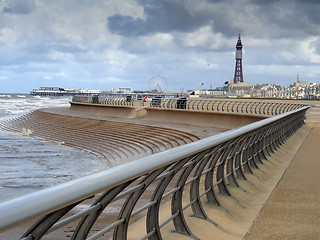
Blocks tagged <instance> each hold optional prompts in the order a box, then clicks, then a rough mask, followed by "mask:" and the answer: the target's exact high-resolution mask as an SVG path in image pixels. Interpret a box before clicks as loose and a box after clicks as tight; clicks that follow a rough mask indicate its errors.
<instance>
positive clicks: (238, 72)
mask: <svg viewBox="0 0 320 240" xmlns="http://www.w3.org/2000/svg"><path fill="white" fill-rule="evenodd" d="M236 49H237V50H236V67H235V70H234V78H233V83H238V82H243V71H242V42H241V38H240V34H239V37H238V42H237V45H236Z"/></svg>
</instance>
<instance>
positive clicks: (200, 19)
mask: <svg viewBox="0 0 320 240" xmlns="http://www.w3.org/2000/svg"><path fill="white" fill-rule="evenodd" d="M142 2H143V1H141V4H142ZM142 5H143V7H144V15H145V19H141V18H133V17H131V16H122V15H114V16H111V17H109V18H108V28H109V30H110V31H111V32H113V33H116V34H119V35H124V36H140V35H147V34H149V33H154V32H171V31H182V32H189V31H193V30H195V29H196V28H199V27H201V26H203V25H205V24H208V17H207V16H205V15H192V14H191V13H190V11H188V9H187V8H186V6H185V4H184V2H183V1H170V0H164V1H159V0H158V1H150V2H148V3H147V4H142Z"/></svg>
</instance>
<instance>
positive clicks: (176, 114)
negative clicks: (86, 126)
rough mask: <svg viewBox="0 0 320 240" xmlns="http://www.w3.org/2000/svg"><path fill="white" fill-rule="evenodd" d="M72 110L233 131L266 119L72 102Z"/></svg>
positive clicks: (228, 114) (233, 114) (261, 117)
mask: <svg viewBox="0 0 320 240" xmlns="http://www.w3.org/2000/svg"><path fill="white" fill-rule="evenodd" d="M70 104H71V107H70V109H71V110H73V111H77V112H82V113H86V114H90V115H91V114H92V115H100V116H101V115H104V116H109V117H118V118H139V119H141V120H146V121H157V122H167V123H175V124H179V123H180V124H190V125H196V126H211V127H212V126H214V127H217V128H226V129H232V128H237V127H241V126H244V125H247V124H249V123H252V122H256V121H259V120H262V119H264V118H266V117H264V116H260V115H253V114H251V115H250V114H238V113H232V112H206V111H193V110H185V109H165V108H151V107H141V106H110V105H102V104H91V103H78V102H70Z"/></svg>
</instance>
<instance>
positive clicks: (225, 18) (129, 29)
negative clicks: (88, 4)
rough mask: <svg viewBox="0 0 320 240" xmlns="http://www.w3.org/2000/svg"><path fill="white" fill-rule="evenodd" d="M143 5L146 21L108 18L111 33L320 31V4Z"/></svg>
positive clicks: (274, 34) (257, 0)
mask: <svg viewBox="0 0 320 240" xmlns="http://www.w3.org/2000/svg"><path fill="white" fill-rule="evenodd" d="M140 4H141V6H143V7H144V18H134V17H131V16H123V15H119V14H118V15H113V16H111V17H109V18H107V20H108V22H107V26H108V28H109V30H110V31H111V32H112V33H115V34H119V35H122V36H127V37H130V36H143V35H148V34H152V33H156V32H166V33H170V32H173V31H177V32H192V31H194V30H196V29H199V28H201V27H203V26H208V25H209V26H211V27H212V29H213V30H212V31H214V32H219V33H222V34H223V35H224V36H227V37H231V36H234V34H235V32H238V31H239V30H241V32H244V33H245V34H246V35H247V36H253V37H271V38H288V37H294V36H296V37H300V38H303V37H307V36H308V35H313V36H314V35H318V34H319V30H320V29H319V25H320V14H319V12H320V1H312V0H308V1H302V0H296V1H294V0H290V1H289V0H280V1H278V0H277V1H276V0H271V1H264V0H247V1H241V2H240V1H235V0H229V1H217V0H215V1H213V0H207V1H198V2H196V1H185V0H176V1H169V0H163V1H159V0H158V1H150V2H148V1H147V3H146V1H140ZM201 4H202V5H201ZM199 5H200V6H202V8H198V6H199Z"/></svg>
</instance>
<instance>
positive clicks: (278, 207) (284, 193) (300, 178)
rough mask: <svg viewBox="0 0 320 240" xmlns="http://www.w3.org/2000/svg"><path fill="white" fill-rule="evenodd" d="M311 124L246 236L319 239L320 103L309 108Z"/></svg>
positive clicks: (253, 237) (308, 120)
mask: <svg viewBox="0 0 320 240" xmlns="http://www.w3.org/2000/svg"><path fill="white" fill-rule="evenodd" d="M306 124H307V126H308V127H309V128H310V132H309V133H308V135H307V137H306V139H305V140H304V141H303V143H302V145H301V147H300V148H299V150H298V152H297V153H296V154H295V156H294V159H293V160H292V162H291V164H290V165H289V167H288V169H287V170H286V172H285V174H284V175H283V177H282V179H281V181H280V182H279V184H278V185H277V186H276V188H275V189H274V190H273V192H272V194H271V195H270V197H269V199H268V201H267V203H266V204H265V205H264V207H263V209H262V211H261V212H260V214H259V216H258V218H257V219H256V221H255V223H254V224H253V227H252V229H251V230H250V232H249V233H248V235H247V237H246V238H245V239H246V240H253V239H261V240H263V239H291V240H292V239H299V240H302V239H308V240H319V239H320V175H319V173H320V157H319V156H320V147H319V146H320V106H314V107H312V108H310V109H309V110H308V112H307V119H306Z"/></svg>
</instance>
